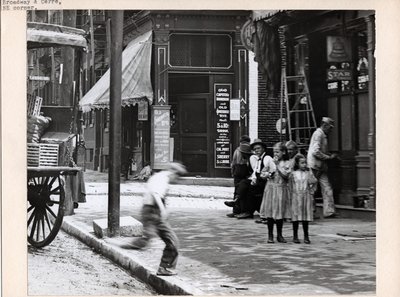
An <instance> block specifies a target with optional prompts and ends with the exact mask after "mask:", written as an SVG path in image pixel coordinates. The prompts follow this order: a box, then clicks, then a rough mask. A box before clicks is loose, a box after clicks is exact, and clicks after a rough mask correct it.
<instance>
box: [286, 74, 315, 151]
mask: <svg viewBox="0 0 400 297" xmlns="http://www.w3.org/2000/svg"><path fill="white" fill-rule="evenodd" d="M299 73H300V74H298V75H293V76H288V75H286V67H282V73H281V87H282V92H281V94H282V100H283V101H284V102H285V106H286V121H287V134H288V136H289V139H290V140H293V141H295V142H296V143H297V145H298V147H299V149H304V148H305V149H307V148H308V145H309V143H310V139H311V135H312V133H313V132H314V130H315V129H316V128H317V125H316V121H315V114H314V109H313V106H312V102H311V97H310V92H309V88H308V84H307V78H306V76H305V72H304V69H300V71H299ZM283 105H284V104H283V102H281V108H283Z"/></svg>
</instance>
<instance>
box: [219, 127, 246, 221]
mask: <svg viewBox="0 0 400 297" xmlns="http://www.w3.org/2000/svg"><path fill="white" fill-rule="evenodd" d="M239 142H240V145H239V146H238V147H237V148H236V150H235V151H234V153H233V156H232V163H231V174H232V177H233V184H234V186H235V190H234V193H233V200H230V201H225V202H224V203H225V205H226V206H229V207H233V209H232V212H231V213H228V214H227V216H228V217H230V218H233V217H235V216H236V215H238V214H240V213H241V209H240V205H239V195H238V193H237V188H238V186H239V183H240V181H241V180H243V179H247V178H248V177H249V176H250V175H251V166H250V161H249V158H250V156H251V155H252V154H253V153H252V151H251V148H250V137H249V136H247V135H242V136H241V137H240V140H239Z"/></svg>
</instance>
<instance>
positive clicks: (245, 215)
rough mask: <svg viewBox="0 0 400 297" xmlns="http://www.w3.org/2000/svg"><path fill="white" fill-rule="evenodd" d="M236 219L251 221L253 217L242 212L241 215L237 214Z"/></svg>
mask: <svg viewBox="0 0 400 297" xmlns="http://www.w3.org/2000/svg"><path fill="white" fill-rule="evenodd" d="M236 217H237V218H238V219H239V220H241V219H252V218H253V215H252V214H251V213H249V212H243V213H241V214H238V215H237V216H236Z"/></svg>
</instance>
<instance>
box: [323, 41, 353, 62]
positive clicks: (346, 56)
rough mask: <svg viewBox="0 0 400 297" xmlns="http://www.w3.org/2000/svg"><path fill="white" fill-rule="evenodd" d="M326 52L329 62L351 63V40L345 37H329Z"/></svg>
mask: <svg viewBox="0 0 400 297" xmlns="http://www.w3.org/2000/svg"><path fill="white" fill-rule="evenodd" d="M326 50H327V59H328V62H348V61H351V60H352V59H351V39H350V38H348V37H343V36H327V37H326Z"/></svg>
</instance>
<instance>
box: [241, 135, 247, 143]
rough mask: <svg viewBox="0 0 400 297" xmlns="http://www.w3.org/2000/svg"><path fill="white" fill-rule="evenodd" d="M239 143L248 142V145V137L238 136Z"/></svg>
mask: <svg viewBox="0 0 400 297" xmlns="http://www.w3.org/2000/svg"><path fill="white" fill-rule="evenodd" d="M239 142H248V143H250V137H249V135H242V136H240V139H239Z"/></svg>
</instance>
